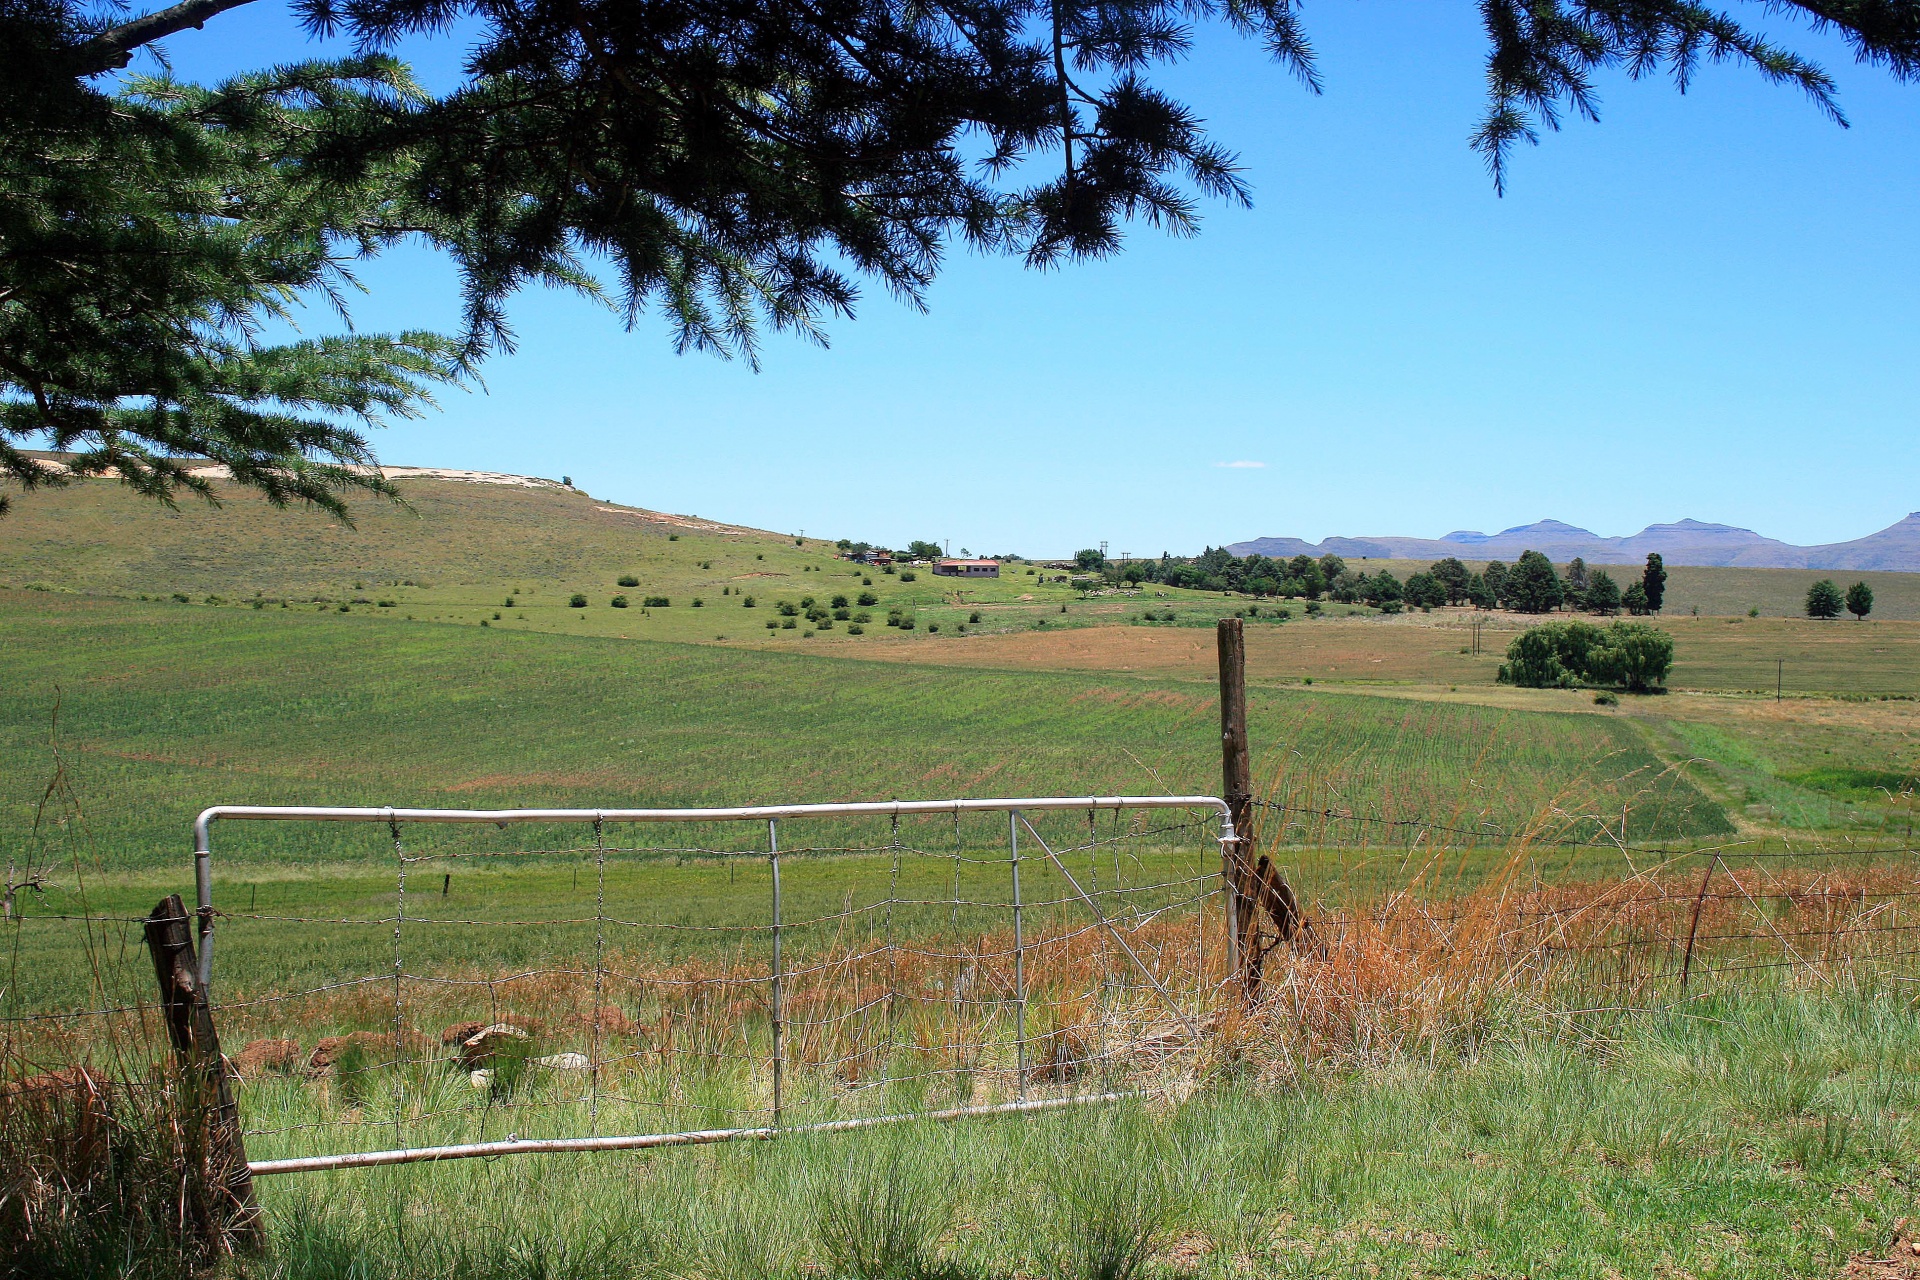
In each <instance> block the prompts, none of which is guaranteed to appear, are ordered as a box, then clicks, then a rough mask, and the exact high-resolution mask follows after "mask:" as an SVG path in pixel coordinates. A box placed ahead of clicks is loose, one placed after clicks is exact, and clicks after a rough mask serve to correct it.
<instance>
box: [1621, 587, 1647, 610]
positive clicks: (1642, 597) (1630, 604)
mask: <svg viewBox="0 0 1920 1280" xmlns="http://www.w3.org/2000/svg"><path fill="white" fill-rule="evenodd" d="M1620 603H1621V604H1623V605H1625V606H1626V607H1627V612H1628V613H1630V614H1632V615H1633V616H1634V617H1636V618H1638V617H1641V616H1642V615H1644V614H1645V613H1646V612H1647V588H1646V585H1645V584H1644V583H1639V582H1629V583H1628V584H1627V589H1626V590H1625V591H1624V592H1622V593H1621V595H1620Z"/></svg>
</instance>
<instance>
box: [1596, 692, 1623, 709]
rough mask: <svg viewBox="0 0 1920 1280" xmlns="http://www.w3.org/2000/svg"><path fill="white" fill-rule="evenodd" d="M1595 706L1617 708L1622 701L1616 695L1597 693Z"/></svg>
mask: <svg viewBox="0 0 1920 1280" xmlns="http://www.w3.org/2000/svg"><path fill="white" fill-rule="evenodd" d="M1593 705H1594V706H1596V707H1617V706H1619V705H1620V699H1619V697H1618V696H1616V695H1615V694H1611V693H1605V692H1602V693H1596V694H1594V695H1593Z"/></svg>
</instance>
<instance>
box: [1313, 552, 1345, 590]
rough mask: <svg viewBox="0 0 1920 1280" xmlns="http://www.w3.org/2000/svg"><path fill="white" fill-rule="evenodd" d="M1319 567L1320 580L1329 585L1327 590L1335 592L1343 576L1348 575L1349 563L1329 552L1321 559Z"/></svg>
mask: <svg viewBox="0 0 1920 1280" xmlns="http://www.w3.org/2000/svg"><path fill="white" fill-rule="evenodd" d="M1319 565H1320V578H1321V580H1322V581H1323V582H1325V583H1326V584H1327V586H1326V589H1327V590H1328V591H1331V590H1333V588H1334V584H1335V583H1337V582H1338V581H1339V580H1340V577H1341V575H1342V574H1344V573H1346V571H1347V562H1346V561H1345V560H1342V559H1341V558H1340V557H1339V556H1337V555H1335V554H1333V552H1331V551H1329V552H1327V554H1325V555H1323V556H1321V557H1320V560H1319Z"/></svg>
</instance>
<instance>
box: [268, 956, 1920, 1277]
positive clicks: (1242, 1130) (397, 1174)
mask: <svg viewBox="0 0 1920 1280" xmlns="http://www.w3.org/2000/svg"><path fill="white" fill-rule="evenodd" d="M1475 1043H1476V1046H1477V1047H1476V1048H1474V1049H1473V1051H1471V1052H1468V1051H1465V1050H1463V1049H1462V1048H1460V1047H1459V1044H1458V1042H1453V1043H1452V1044H1451V1047H1450V1046H1449V1044H1443V1043H1439V1042H1429V1043H1426V1044H1424V1045H1415V1044H1412V1043H1409V1044H1408V1045H1406V1046H1404V1047H1403V1049H1402V1050H1397V1051H1394V1052H1391V1053H1383V1054H1380V1055H1378V1056H1377V1057H1376V1058H1375V1060H1373V1061H1370V1062H1367V1063H1365V1064H1363V1065H1345V1066H1343V1065H1341V1064H1339V1063H1337V1062H1333V1061H1331V1060H1328V1061H1323V1062H1321V1063H1319V1064H1317V1065H1313V1066H1309V1067H1306V1068H1305V1069H1304V1070H1302V1071H1300V1072H1298V1073H1296V1074H1293V1075H1290V1076H1286V1075H1285V1074H1284V1073H1285V1069H1284V1067H1278V1066H1275V1065H1273V1064H1268V1065H1264V1066H1255V1065H1252V1064H1248V1065H1247V1066H1246V1068H1245V1071H1244V1073H1243V1074H1242V1075H1241V1076H1240V1077H1239V1078H1235V1076H1234V1074H1233V1073H1232V1072H1222V1073H1218V1074H1217V1075H1216V1076H1215V1077H1214V1078H1213V1079H1212V1080H1211V1081H1210V1082H1209V1083H1207V1084H1206V1085H1205V1086H1203V1087H1201V1088H1200V1089H1198V1090H1197V1091H1195V1092H1194V1093H1192V1094H1191V1095H1190V1096H1188V1097H1186V1098H1185V1099H1184V1100H1182V1101H1179V1102H1154V1103H1123V1104H1117V1105H1115V1106H1113V1107H1110V1108H1107V1109H1105V1110H1086V1111H1081V1112H1076V1113H1073V1114H1062V1115H1053V1116H1044V1117H1030V1118H1027V1119H1024V1120H1007V1121H996V1122H980V1123H971V1124H963V1125H957V1126H952V1127H946V1128H940V1127H934V1126H919V1127H906V1128H901V1129H894V1130H886V1131H867V1132H864V1133H855V1134H840V1135H832V1136H825V1137H809V1138H801V1139H787V1140H782V1141H780V1142H776V1143H769V1144H751V1145H744V1144H743V1145H739V1146H732V1147H725V1148H709V1149H701V1150H687V1151H681V1152H675V1153H661V1154H654V1155H649V1156H641V1157H622V1156H586V1157H571V1158H555V1157H527V1158H523V1159H514V1160H506V1161H500V1162H496V1163H491V1164H481V1163H478V1162H473V1163H463V1164H458V1165H446V1166H439V1167H426V1168H413V1169H400V1170H390V1171H369V1172H357V1173H341V1174H329V1175H303V1176H300V1177H294V1178H281V1179H269V1180H265V1181H263V1182H262V1184H261V1189H262V1193H263V1196H264V1201H265V1205H266V1210H267V1222H268V1230H269V1235H270V1244H269V1246H268V1249H267V1252H266V1253H265V1254H264V1255H263V1257H261V1258H260V1259H258V1260H255V1261H252V1262H248V1263H246V1264H245V1266H244V1267H243V1270H245V1271H246V1273H248V1274H250V1275H260V1276H272V1277H275V1278H276V1280H322V1278H325V1280H334V1278H335V1277H346V1276H375V1275H377V1276H391V1277H414V1276H418V1277H428V1276H432V1277H442V1276H462V1277H472V1278H474V1280H480V1278H482V1277H485V1278H488V1280H491V1278H492V1277H501V1278H502V1280H505V1278H507V1277H515V1278H519V1277H535V1276H540V1277H549V1276H551V1277H561V1276H565V1277H579V1278H582V1280H587V1278H598V1277H607V1278H608V1280H612V1278H614V1277H619V1278H621V1280H625V1278H627V1277H654V1276H683V1277H698V1278H701V1280H735V1277H742V1276H799V1275H802V1274H811V1275H829V1276H846V1277H855V1278H857V1280H894V1278H896V1277H902V1278H904V1277H930V1276H952V1277H963V1276H978V1277H1000V1276H1009V1277H1010V1276H1014V1275H1045V1276H1060V1277H1068V1276H1072V1277H1087V1278H1088V1280H1130V1278H1131V1277H1136V1276H1151V1275H1171V1274H1182V1275H1202V1276H1212V1275H1221V1276H1224V1275H1261V1276H1275V1277H1291V1276H1309V1275H1349V1274H1359V1273H1362V1272H1364V1273H1366V1274H1378V1275H1384V1276H1416V1275H1417V1276H1462V1277H1466V1276H1474V1277H1480V1276H1520V1275H1529V1276H1534V1277H1543V1276H1556V1277H1562V1276H1564V1277H1576V1276H1577V1277H1588V1276H1591V1277H1602V1276H1614V1275H1639V1276H1645V1275H1655V1274H1669V1275H1680V1274H1685V1275H1692V1276H1696V1277H1703V1278H1704V1277H1731V1276H1767V1277H1792V1276H1830V1275H1833V1274H1835V1273H1837V1272H1838V1271H1839V1270H1840V1269H1841V1268H1842V1267H1843V1266H1844V1265H1845V1263H1846V1261H1847V1259H1848V1258H1849V1257H1850V1256H1853V1255H1857V1254H1861V1253H1868V1252H1873V1251H1876V1250H1879V1249H1881V1248H1883V1247H1884V1246H1885V1245H1886V1243H1887V1240H1888V1237H1889V1235H1890V1233H1891V1232H1892V1231H1893V1230H1894V1224H1895V1222H1896V1220H1897V1219H1898V1218H1900V1217H1901V1216H1903V1215H1907V1214H1911V1213H1912V1211H1913V1199H1914V1193H1913V1190H1912V1187H1911V1178H1912V1177H1913V1175H1914V1173H1915V1157H1916V1154H1917V1150H1916V1137H1917V1136H1920V1132H1917V1131H1916V1127H1915V1108H1916V1105H1917V1104H1920V1080H1917V1079H1916V1076H1915V1074H1914V1072H1913V1070H1912V1068H1911V1063H1912V1062H1913V1061H1914V1060H1915V1054H1916V1051H1920V1021H1916V1019H1915V1017H1914V1014H1913V1012H1912V1010H1911V1009H1910V1007H1909V1004H1908V1001H1907V999H1906V998H1905V997H1904V996H1903V995H1902V994H1901V993H1900V992H1898V991H1896V990H1893V989H1891V987H1890V986H1885V987H1883V986H1879V985H1876V984H1874V983H1872V982H1861V983H1857V984H1852V985H1847V986H1844V987H1843V988H1842V989H1840V990H1838V991H1833V990H1828V989H1824V988H1822V989H1817V990H1816V989H1807V990H1801V989H1797V988H1793V987H1783V988H1780V989H1778V990H1775V991H1772V992H1768V993H1747V994H1741V995H1726V996H1719V997H1713V998H1707V999H1702V1000H1700V1001H1697V1002H1695V1003H1693V1004H1690V1005H1684V1006H1679V1007H1676V1008H1672V1009H1668V1010H1662V1011H1651V1010H1643V1011H1640V1012H1637V1013H1628V1012H1612V1013H1606V1014H1584V1015H1574V1014H1549V1013H1543V1012H1541V1011H1540V1010H1539V1009H1537V1008H1536V1007H1531V1006H1528V1005H1523V1004H1521V1003H1519V1002H1512V1003H1506V1004H1501V1005H1498V1006H1495V1007H1491V1008H1489V1009H1487V1010H1486V1011H1485V1015H1484V1020H1483V1025H1482V1026H1481V1027H1480V1028H1479V1030H1478V1033H1477V1037H1476V1041H1475ZM1275 1070H1277V1071H1280V1072H1281V1073H1282V1075H1283V1076H1284V1078H1267V1076H1268V1074H1269V1072H1271V1071H1275Z"/></svg>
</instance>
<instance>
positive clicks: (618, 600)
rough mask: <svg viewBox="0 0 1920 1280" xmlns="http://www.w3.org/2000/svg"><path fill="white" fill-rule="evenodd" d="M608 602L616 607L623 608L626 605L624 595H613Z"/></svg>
mask: <svg viewBox="0 0 1920 1280" xmlns="http://www.w3.org/2000/svg"><path fill="white" fill-rule="evenodd" d="M609 603H610V604H612V605H613V607H614V608H616V609H624V608H626V607H627V598H626V597H625V596H615V597H614V598H613V599H612V600H611V601H610V602H609Z"/></svg>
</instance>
